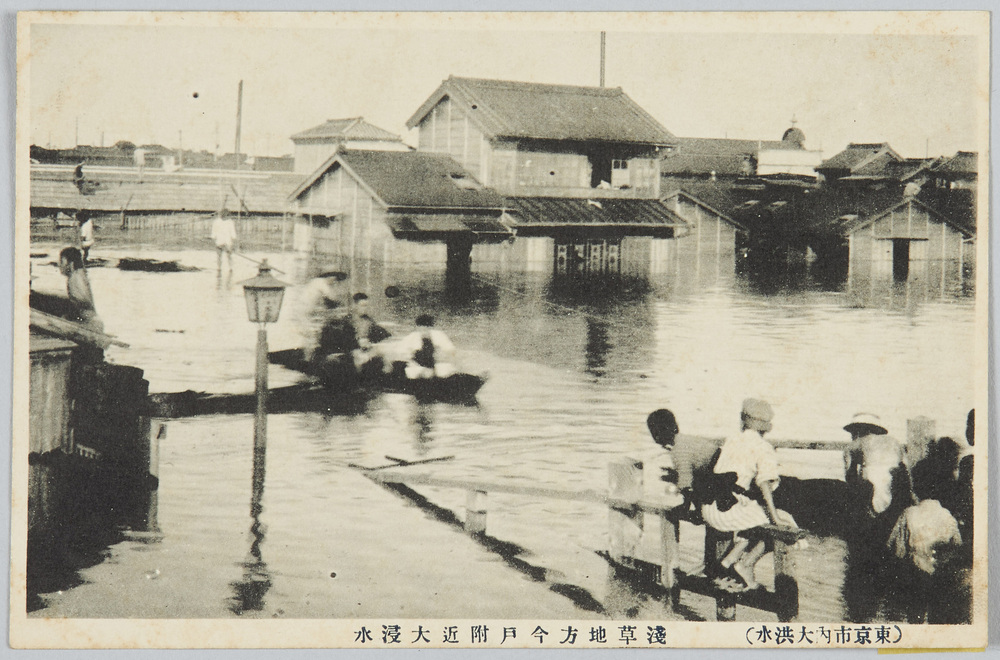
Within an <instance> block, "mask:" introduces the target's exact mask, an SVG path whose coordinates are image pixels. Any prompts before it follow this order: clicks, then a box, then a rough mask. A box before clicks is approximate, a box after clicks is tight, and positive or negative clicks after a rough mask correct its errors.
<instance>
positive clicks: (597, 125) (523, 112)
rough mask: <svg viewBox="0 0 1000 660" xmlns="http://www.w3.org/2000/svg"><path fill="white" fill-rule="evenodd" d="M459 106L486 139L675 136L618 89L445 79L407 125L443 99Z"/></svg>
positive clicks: (640, 140) (638, 140)
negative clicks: (450, 100)
mask: <svg viewBox="0 0 1000 660" xmlns="http://www.w3.org/2000/svg"><path fill="white" fill-rule="evenodd" d="M445 97H449V98H451V99H452V100H453V101H454V102H456V103H458V104H460V105H461V106H462V107H463V108H464V109H465V110H466V111H467V112H468V116H469V117H470V118H471V120H472V121H473V122H475V124H476V125H477V126H478V127H479V128H480V130H482V131H483V132H484V133H485V134H486V135H487V136H488V137H491V138H493V137H513V138H534V139H544V140H580V141H602V142H624V143H631V144H647V145H669V144H673V143H674V142H675V138H674V136H673V135H672V134H671V133H670V131H668V130H667V129H665V128H664V127H663V126H662V125H661V124H660V123H659V122H658V121H656V120H655V119H654V118H653V117H652V116H651V115H650V114H649V113H647V112H646V111H645V110H643V109H642V108H641V107H639V105H637V104H636V103H635V101H633V100H632V99H631V98H629V97H628V95H627V94H625V92H623V91H622V89H621V88H620V87H614V88H611V87H575V86H571V85H546V84H540V83H525V82H511V81H505V80H482V79H478V78H456V77H454V76H452V77H449V78H448V79H447V80H445V81H444V82H443V83H441V86H440V87H439V88H438V89H437V90H436V91H435V92H434V93H433V94H432V95H431V96H430V98H428V100H427V101H425V102H424V104H423V105H422V106H421V107H420V109H419V110H417V112H416V113H414V115H413V116H412V117H410V119H409V121H408V122H407V124H406V125H407V126H408V127H409V128H413V127H414V126H416V125H417V124H419V123H420V121H421V120H423V118H424V117H426V116H427V113H429V112H430V111H431V109H433V107H434V106H435V105H437V104H438V102H440V101H441V99H443V98H445Z"/></svg>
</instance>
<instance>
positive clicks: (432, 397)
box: [268, 348, 486, 403]
mask: <svg viewBox="0 0 1000 660" xmlns="http://www.w3.org/2000/svg"><path fill="white" fill-rule="evenodd" d="M268 360H269V361H270V363H271V364H277V365H281V366H283V367H285V368H286V369H291V370H293V371H298V372H300V373H303V374H306V375H308V376H311V377H313V378H315V379H316V380H317V381H318V382H319V383H321V384H322V385H323V386H324V387H326V388H327V389H331V390H335V391H350V390H374V391H378V392H389V393H400V394H410V395H412V396H415V397H416V398H417V399H418V400H421V401H445V402H456V403H461V402H472V401H474V400H475V397H476V393H477V392H479V389H480V388H481V387H482V386H483V385H484V384H485V383H486V376H485V375H476V374H468V373H455V374H452V375H451V376H447V377H444V378H437V377H435V378H418V379H410V378H407V377H406V374H405V372H404V363H403V362H394V363H393V369H392V370H391V371H389V372H386V371H383V370H382V369H380V368H373V369H362V372H361V373H360V374H359V373H358V372H357V371H356V370H355V368H354V364H353V361H352V360H351V358H350V356H349V355H345V356H332V359H328V360H326V361H325V362H324V363H323V365H322V366H321V367H317V366H316V365H315V364H314V363H312V362H310V361H309V360H306V359H305V355H304V354H303V352H302V349H300V348H291V349H286V350H283V351H273V352H271V353H268Z"/></svg>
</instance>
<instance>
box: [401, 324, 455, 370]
mask: <svg viewBox="0 0 1000 660" xmlns="http://www.w3.org/2000/svg"><path fill="white" fill-rule="evenodd" d="M399 350H400V353H401V355H404V356H406V367H405V373H406V377H407V378H409V379H410V380H415V379H419V378H447V377H448V376H451V375H453V374H454V373H455V371H456V369H455V345H454V344H452V343H451V340H450V339H449V338H448V335H446V334H445V333H443V332H442V331H440V330H438V329H437V328H435V327H434V317H433V316H431V315H430V314H421V315H420V316H418V317H417V329H416V330H415V331H414V332H411V333H410V334H409V335H407V336H406V337H404V338H403V340H402V341H401V342H400V345H399Z"/></svg>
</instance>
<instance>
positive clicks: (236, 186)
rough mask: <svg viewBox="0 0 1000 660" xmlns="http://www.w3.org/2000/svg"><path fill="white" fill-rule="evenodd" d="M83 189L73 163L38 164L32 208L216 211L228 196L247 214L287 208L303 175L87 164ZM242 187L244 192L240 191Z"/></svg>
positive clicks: (232, 206) (231, 204)
mask: <svg viewBox="0 0 1000 660" xmlns="http://www.w3.org/2000/svg"><path fill="white" fill-rule="evenodd" d="M84 177H85V179H86V182H85V185H84V189H85V190H86V191H87V192H88V194H82V193H81V192H80V189H79V188H78V187H77V185H76V184H75V183H74V181H73V168H72V167H69V166H51V165H50V166H42V167H32V168H31V175H30V181H31V183H30V195H31V207H32V208H42V209H70V210H74V209H79V210H90V211H106V212H113V213H117V212H120V211H121V210H122V209H126V210H128V211H130V212H135V213H142V212H166V211H190V212H198V213H202V212H204V213H214V212H215V211H218V210H219V208H220V207H221V205H222V203H223V200H225V203H226V207H227V208H229V209H230V210H233V211H235V210H237V206H238V205H239V204H240V202H239V199H240V198H242V200H243V206H242V207H241V209H242V210H243V212H245V213H284V212H285V211H287V210H288V193H289V191H291V190H292V189H293V188H294V187H295V184H296V183H298V182H299V181H300V180H301V175H297V174H293V173H290V172H289V173H286V172H270V173H267V174H262V173H249V172H246V173H242V174H240V175H236V174H235V173H233V172H225V173H222V172H212V171H210V170H193V171H180V172H172V173H163V172H157V171H151V170H146V171H145V173H144V174H143V178H142V180H141V181H140V180H139V175H138V172H137V170H135V169H131V168H117V169H112V168H84ZM237 190H238V191H239V195H237Z"/></svg>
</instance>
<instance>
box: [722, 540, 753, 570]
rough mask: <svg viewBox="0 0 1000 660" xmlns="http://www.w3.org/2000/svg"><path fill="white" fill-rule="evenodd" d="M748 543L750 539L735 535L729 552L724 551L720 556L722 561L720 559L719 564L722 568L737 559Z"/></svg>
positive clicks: (730, 564)
mask: <svg viewBox="0 0 1000 660" xmlns="http://www.w3.org/2000/svg"><path fill="white" fill-rule="evenodd" d="M748 545H750V539H745V538H743V537H742V536H737V537H736V540H735V541H733V546H732V547H731V548H729V552H727V553H726V556H725V557H723V558H722V561H720V562H719V564H721V565H722V567H723V568H729V567H730V566H732V565H733V564H735V563H736V562H737V561H738V560H739V558H740V557H741V556H742V555H743V551H744V550H746V549H747V546H748Z"/></svg>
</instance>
